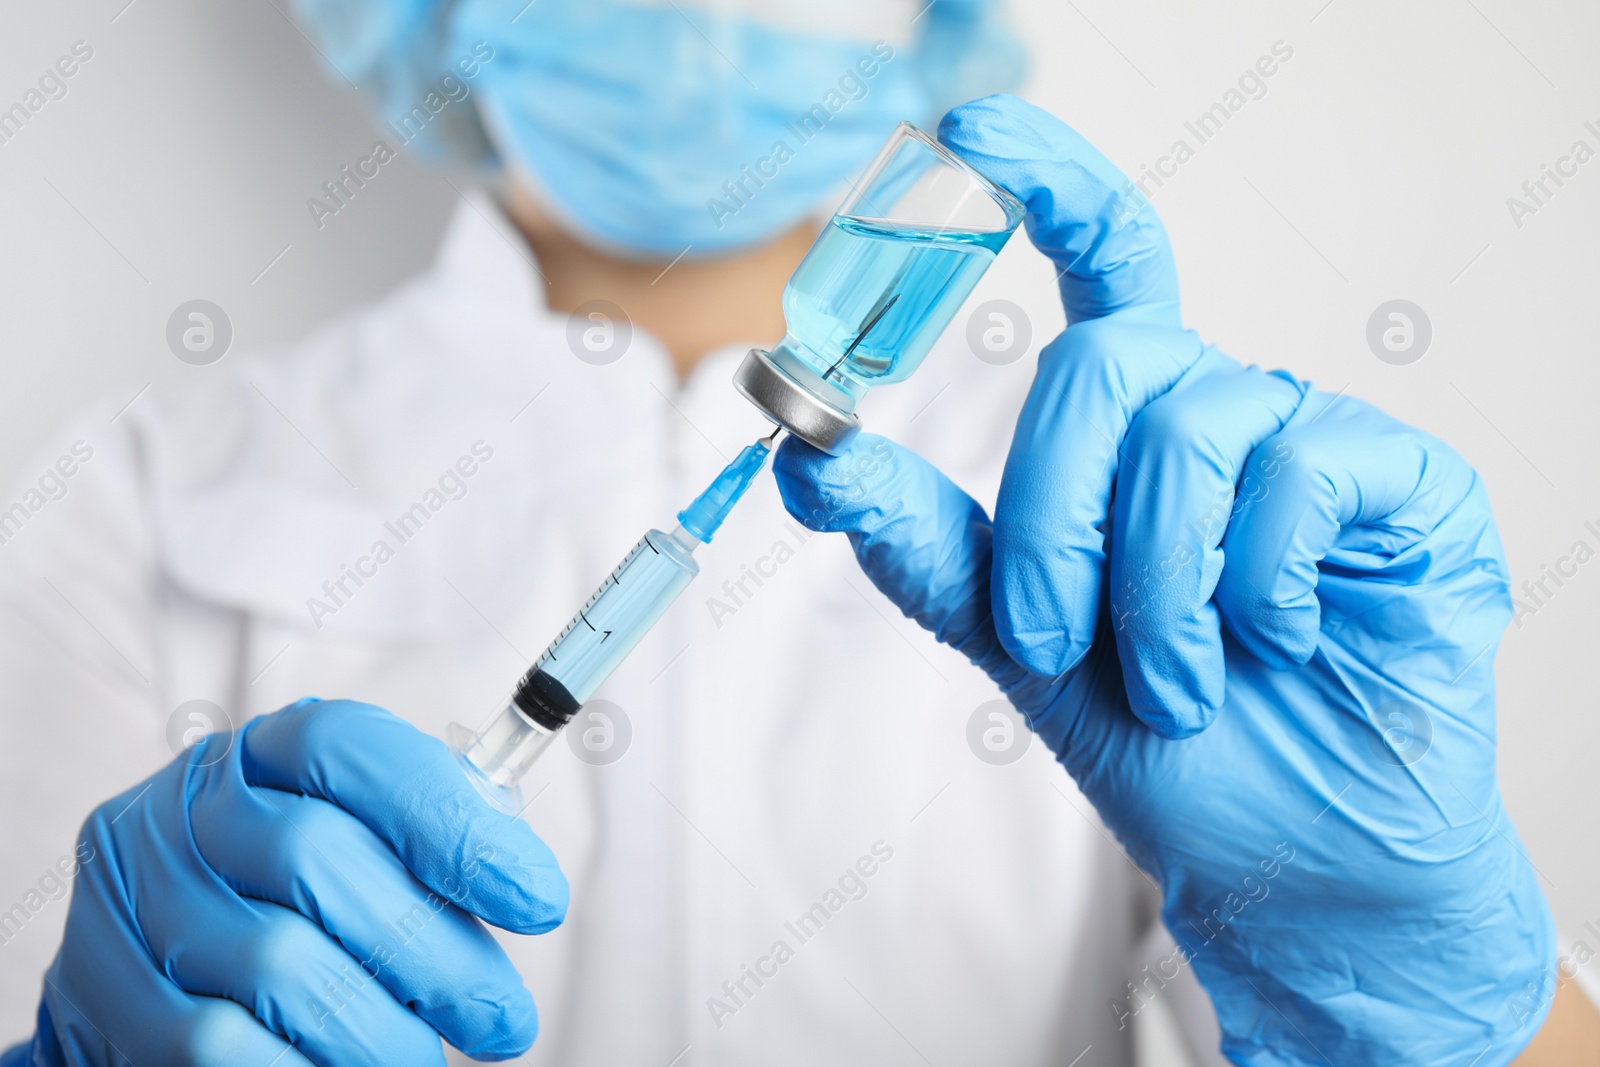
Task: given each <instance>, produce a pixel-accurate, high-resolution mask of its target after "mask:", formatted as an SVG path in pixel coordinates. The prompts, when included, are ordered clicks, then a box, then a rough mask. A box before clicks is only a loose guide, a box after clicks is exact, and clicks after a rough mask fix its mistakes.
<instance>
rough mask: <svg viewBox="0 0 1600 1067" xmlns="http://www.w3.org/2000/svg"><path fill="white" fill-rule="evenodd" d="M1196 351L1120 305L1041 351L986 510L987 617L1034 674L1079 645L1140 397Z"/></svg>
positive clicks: (1144, 400) (1155, 392) (1093, 604)
mask: <svg viewBox="0 0 1600 1067" xmlns="http://www.w3.org/2000/svg"><path fill="white" fill-rule="evenodd" d="M1206 353H1207V350H1206V349H1205V348H1204V346H1202V345H1201V343H1200V341H1199V339H1198V338H1197V337H1195V335H1194V334H1192V333H1188V332H1182V331H1177V330H1171V329H1167V328H1166V327H1156V326H1145V325H1140V324H1136V323H1128V322H1125V321H1123V319H1122V317H1121V316H1120V315H1116V316H1112V317H1110V318H1103V319H1094V320H1092V321H1090V322H1084V323H1080V324H1078V325H1076V326H1072V327H1069V328H1068V329H1067V331H1066V332H1065V333H1063V334H1062V335H1061V336H1060V337H1058V338H1056V340H1055V341H1053V342H1051V344H1050V345H1049V346H1047V347H1046V348H1045V350H1044V351H1043V352H1042V353H1040V356H1039V370H1038V375H1037V377H1036V378H1035V379H1034V383H1033V387H1032V389H1031V390H1030V391H1029V393H1028V398H1027V400H1026V401H1025V402H1024V404H1023V406H1022V413H1021V414H1020V415H1019V416H1018V419H1017V429H1016V434H1015V436H1014V437H1013V439H1012V442H1011V453H1010V455H1009V456H1008V457H1007V459H1006V467H1005V474H1004V476H1003V477H1002V479H1001V482H1000V495H999V499H998V501H997V502H996V504H995V520H994V521H995V530H994V584H995V592H994V612H995V624H996V627H997V629H998V631H999V634H1000V640H1001V641H1002V642H1003V643H1004V645H1005V647H1006V650H1007V651H1009V652H1010V653H1011V655H1012V656H1013V657H1014V658H1016V659H1017V660H1018V661H1019V662H1020V663H1022V664H1023V665H1024V666H1026V667H1028V668H1029V669H1030V670H1031V671H1033V672H1034V673H1036V674H1041V675H1045V676H1048V677H1055V676H1057V675H1060V674H1062V673H1063V672H1065V671H1067V670H1068V669H1070V668H1071V667H1073V666H1075V665H1076V664H1078V663H1079V662H1080V661H1081V660H1082V659H1083V657H1084V655H1085V654H1087V652H1088V651H1089V647H1090V645H1091V644H1092V642H1093V640H1094V633H1095V625H1096V619H1097V618H1098V616H1099V610H1100V597H1101V591H1102V585H1103V582H1104V575H1105V559H1106V544H1105V534H1104V531H1105V527H1106V523H1107V520H1108V519H1109V518H1110V511H1111V488H1112V484H1113V480H1114V479H1115V477H1116V473H1117V467H1118V463H1119V459H1118V452H1119V450H1120V449H1121V447H1122V442H1123V439H1124V438H1125V437H1126V435H1127V432H1128V427H1129V426H1130V425H1131V424H1132V422H1133V419H1134V416H1135V415H1137V414H1138V413H1139V411H1140V410H1141V409H1142V408H1143V407H1144V406H1145V405H1146V404H1148V403H1150V402H1151V401H1153V400H1155V399H1156V398H1157V397H1159V396H1161V395H1162V394H1163V393H1165V392H1166V391H1167V390H1168V389H1170V388H1171V387H1172V386H1173V385H1174V384H1175V383H1176V382H1177V381H1178V380H1179V379H1181V378H1183V377H1184V376H1185V375H1186V374H1190V373H1195V374H1198V373H1201V372H1202V371H1203V370H1204V369H1205V368H1197V367H1196V366H1195V364H1196V363H1197V362H1198V361H1200V360H1201V358H1202V356H1203V355H1206ZM1206 358H1207V359H1208V360H1209V363H1208V366H1216V367H1227V366H1232V365H1233V364H1232V361H1231V360H1228V359H1227V358H1226V357H1224V356H1220V355H1217V354H1215V353H1210V354H1209V355H1207V356H1206Z"/></svg>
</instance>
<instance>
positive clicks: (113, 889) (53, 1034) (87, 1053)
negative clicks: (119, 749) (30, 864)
mask: <svg viewBox="0 0 1600 1067" xmlns="http://www.w3.org/2000/svg"><path fill="white" fill-rule="evenodd" d="M169 771H170V768H169ZM162 773H163V774H167V773H169V772H162ZM159 777H160V776H158V778H159ZM174 777H175V776H174ZM163 784H164V783H163V782H160V781H157V782H156V783H155V784H154V785H153V786H150V787H148V793H147V795H146V796H145V797H142V798H141V797H140V796H139V791H140V790H141V789H145V788H146V787H138V788H136V789H135V790H129V794H128V795H124V796H123V797H118V798H116V799H115V800H113V801H111V802H108V804H107V805H104V806H102V809H101V810H100V811H97V812H96V813H95V814H94V815H93V816H91V818H90V820H89V822H88V823H87V824H86V825H85V827H84V835H85V836H84V841H85V842H87V843H88V844H90V845H92V846H93V847H92V849H83V848H81V847H80V850H79V852H78V853H77V855H78V857H79V858H80V859H81V860H82V866H81V868H80V869H79V871H78V873H77V877H76V880H75V885H74V887H73V893H72V904H71V907H70V908H69V910H68V912H67V925H66V931H65V933H64V934H63V936H62V941H61V949H60V950H59V951H58V952H57V953H56V958H55V961H54V962H53V963H51V965H50V969H49V970H48V971H46V972H45V981H44V991H43V996H42V998H41V1005H40V1011H39V1021H38V1028H39V1030H38V1042H39V1047H40V1048H41V1049H44V1050H46V1051H47V1052H48V1051H51V1050H56V1051H58V1052H59V1055H58V1056H56V1057H53V1058H52V1057H49V1056H47V1058H46V1059H44V1060H43V1061H42V1062H45V1063H61V1062H65V1063H72V1064H89V1065H93V1067H121V1065H123V1064H126V1063H129V1062H132V1063H136V1064H167V1063H204V1064H237V1065H240V1067H309V1063H310V1061H308V1060H307V1059H305V1058H304V1057H303V1056H302V1055H301V1054H300V1053H299V1052H298V1051H296V1050H295V1049H294V1048H293V1047H291V1046H289V1045H288V1044H287V1043H286V1042H285V1041H284V1040H283V1038H282V1037H281V1036H279V1035H278V1034H275V1033H273V1032H272V1031H271V1030H269V1029H267V1028H266V1027H265V1026H263V1025H262V1023H261V1022H260V1021H259V1020H258V1019H256V1018H255V1016H254V1015H252V1014H251V1013H250V1012H249V1011H248V1010H246V1009H245V1008H243V1007H241V1006H240V1005H238V1004H235V1003H233V1002H232V1001H228V1000H222V999H219V998H216V997H208V996H195V995H193V994H191V993H188V992H185V991H184V990H182V989H180V988H179V987H178V986H177V985H176V984H175V983H174V982H173V981H172V979H171V978H170V977H168V976H167V975H166V974H164V973H162V970H161V968H160V967H159V966H158V965H157V964H156V963H155V961H154V960H152V959H151V950H150V948H149V947H148V941H147V939H146V938H145V937H144V936H143V934H142V931H141V930H140V929H138V928H136V925H135V923H136V918H135V903H134V900H133V899H130V896H129V894H128V892H127V889H126V880H127V872H126V871H125V870H123V869H122V863H123V857H121V856H119V850H123V849H126V848H127V846H128V842H126V841H117V840H114V838H113V833H112V831H113V830H115V829H117V827H115V826H114V825H113V820H114V819H115V818H116V816H117V815H119V814H125V815H126V819H125V820H123V821H124V822H126V821H127V820H131V819H135V818H138V817H139V816H140V815H142V814H144V812H143V811H134V810H133V808H132V805H133V804H135V803H138V802H139V801H141V800H143V799H148V800H150V801H151V806H152V807H154V806H156V805H158V804H160V803H161V802H162V799H163V798H162V797H161V796H160V793H161V792H162V786H163ZM162 888H169V887H168V886H163V887H162ZM169 895H170V894H169ZM143 904H144V907H145V909H149V908H152V907H159V906H160V904H159V903H158V902H156V901H144V902H143ZM191 906H192V907H194V908H195V910H196V911H203V905H201V904H200V903H199V902H191ZM29 1062H30V1063H31V1062H33V1061H31V1060H30V1061H29Z"/></svg>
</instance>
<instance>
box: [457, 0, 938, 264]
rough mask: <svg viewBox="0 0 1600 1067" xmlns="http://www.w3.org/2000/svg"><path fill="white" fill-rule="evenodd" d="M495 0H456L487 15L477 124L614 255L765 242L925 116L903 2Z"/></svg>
mask: <svg viewBox="0 0 1600 1067" xmlns="http://www.w3.org/2000/svg"><path fill="white" fill-rule="evenodd" d="M502 6H503V5H502V4H501V3H500V0H466V2H465V3H464V4H463V6H462V9H461V16H462V19H463V23H462V25H461V26H460V27H458V29H457V32H458V40H464V39H465V38H466V37H470V36H471V35H472V34H474V33H479V32H482V33H488V32H490V28H491V27H490V24H489V23H488V22H487V21H482V22H480V21H479V20H487V19H488V18H489V16H491V15H493V16H495V18H496V19H497V21H496V22H495V23H494V24H493V25H494V27H496V28H498V29H499V32H500V38H499V40H497V41H496V43H495V46H494V47H495V57H494V59H493V61H492V62H490V63H486V64H484V65H483V69H482V71H481V72H480V74H479V76H478V79H477V85H476V89H477V90H478V91H477V93H476V95H475V99H476V101H477V106H478V108H479V110H480V114H481V115H482V116H483V119H484V124H485V127H486V128H487V130H488V131H489V134H490V139H491V141H492V142H493V143H494V144H495V145H496V147H497V149H498V150H499V153H500V156H501V158H502V160H504V161H505V162H506V164H507V170H508V173H509V174H511V175H512V176H513V178H514V180H515V181H516V182H517V183H518V184H519V186H520V187H521V188H522V190H523V192H525V193H526V195H527V196H528V197H529V198H530V199H531V200H533V201H534V202H536V203H537V204H538V205H539V208H540V211H541V213H542V214H544V215H545V216H547V217H549V218H551V219H554V220H555V221H556V222H557V223H558V224H559V225H560V226H561V227H562V229H564V230H566V231H568V232H570V233H572V234H574V235H577V236H579V237H581V238H582V239H583V240H585V242H586V243H589V244H591V245H593V246H594V247H596V248H599V249H602V250H604V251H606V252H608V253H611V254H614V255H618V256H622V257H628V258H646V259H660V258H666V259H673V258H676V257H679V256H680V255H682V256H685V257H686V258H710V257H715V256H719V255H725V254H728V253H729V252H732V251H736V250H739V249H741V248H744V247H748V246H750V245H752V244H755V243H759V242H761V241H764V240H769V239H771V238H772V237H773V236H775V235H777V234H779V233H782V232H785V231H787V230H789V229H792V228H793V227H794V226H795V225H797V224H798V223H799V222H800V221H801V220H803V219H804V218H805V217H806V216H808V215H809V214H811V213H812V212H814V211H816V210H817V209H818V207H819V205H822V204H825V203H829V202H832V201H833V200H835V199H836V198H837V195H838V193H839V191H840V190H841V189H842V188H843V182H844V180H845V179H846V178H848V177H849V175H850V174H851V173H852V172H853V171H855V170H857V169H858V168H860V167H861V166H862V165H864V164H865V163H866V162H867V161H868V160H870V159H871V158H872V155H873V154H874V152H875V151H876V150H877V148H878V146H879V144H880V143H881V142H882V140H883V138H884V137H885V136H887V134H888V133H889V131H890V130H892V129H893V128H894V125H895V124H896V123H897V122H899V121H900V120H902V119H904V118H907V117H913V118H925V116H924V114H923V113H924V112H925V111H926V110H927V97H926V94H925V92H924V90H923V86H922V83H921V81H920V79H919V78H918V77H917V76H916V72H915V70H914V68H913V65H912V62H911V57H910V54H909V51H908V48H907V43H906V42H907V41H908V40H909V39H910V38H911V37H912V35H913V33H914V26H913V24H912V19H913V17H915V15H916V11H915V10H914V8H913V7H912V5H911V4H910V3H905V2H902V0H879V2H876V3H871V2H869V3H865V4H859V3H858V4H853V5H844V4H840V3H831V4H823V5H821V7H822V8H823V9H824V13H825V14H826V13H828V12H827V9H836V10H837V12H839V13H841V14H840V15H839V17H838V18H837V19H835V18H833V17H831V16H830V17H829V18H826V19H824V18H819V17H817V15H816V11H817V5H809V6H808V7H805V8H802V7H800V6H798V5H796V4H790V3H783V4H775V3H767V4H758V3H753V2H747V3H741V4H725V5H720V6H718V7H716V9H715V10H705V9H700V8H693V7H687V6H684V5H678V6H674V5H670V4H666V3H620V2H617V0H540V3H538V4H537V5H535V6H533V7H531V8H528V9H527V11H526V12H525V14H523V15H522V16H521V18H520V19H519V20H518V21H517V23H516V25H515V27H514V30H513V31H512V32H507V31H505V29H504V27H505V26H506V25H507V24H508V23H507V21H506V20H498V16H499V14H501V12H500V10H499V9H500V8H501V7H502ZM513 14H515V12H513ZM800 24H804V26H805V28H807V29H809V30H810V32H799V31H798V29H797V26H798V25H800ZM817 27H826V29H825V30H824V31H821V32H819V31H818V29H817ZM841 27H843V28H842V29H841ZM897 42H898V43H897Z"/></svg>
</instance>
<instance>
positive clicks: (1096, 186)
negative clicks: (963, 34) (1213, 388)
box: [939, 94, 1183, 328]
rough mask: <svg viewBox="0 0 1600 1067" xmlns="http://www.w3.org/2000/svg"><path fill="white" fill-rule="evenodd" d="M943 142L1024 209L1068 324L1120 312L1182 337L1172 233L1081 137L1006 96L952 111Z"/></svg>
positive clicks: (1030, 234) (1135, 189) (1042, 112)
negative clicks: (1057, 286) (1054, 279)
mask: <svg viewBox="0 0 1600 1067" xmlns="http://www.w3.org/2000/svg"><path fill="white" fill-rule="evenodd" d="M939 140H940V141H941V142H943V143H944V145H945V146H946V147H947V148H949V149H950V150H951V151H952V152H954V153H955V154H956V155H958V156H960V157H961V158H963V159H965V160H966V161H967V162H968V163H970V164H972V165H973V166H974V167H976V168H977V169H978V170H979V171H981V172H982V173H983V174H985V175H986V176H988V177H989V179H990V180H992V181H993V182H995V183H996V184H997V185H1000V186H1001V187H1003V188H1004V189H1006V190H1007V191H1008V192H1010V193H1011V194H1012V195H1013V196H1015V197H1016V198H1017V199H1018V200H1021V201H1022V203H1023V204H1024V206H1026V207H1027V209H1028V215H1027V219H1026V223H1027V229H1028V237H1029V239H1030V240H1032V241H1033V244H1034V246H1035V247H1036V248H1038V249H1039V251H1041V252H1043V253H1044V254H1045V255H1047V256H1049V257H1050V259H1051V261H1052V262H1053V263H1054V264H1055V267H1056V271H1057V272H1058V279H1059V282H1060V286H1061V302H1062V304H1063V306H1064V307H1065V308H1066V312H1067V322H1068V323H1077V322H1083V321H1084V320H1086V319H1097V318H1101V317H1103V316H1106V315H1110V314H1112V313H1113V312H1122V313H1123V318H1124V319H1137V320H1138V321H1141V322H1145V323H1148V324H1152V325H1161V326H1172V327H1175V328H1176V327H1181V326H1182V325H1183V323H1182V321H1181V316H1180V314H1179V310H1178V268H1177V264H1176V263H1175V262H1174V260H1173V257H1172V245H1171V243H1170V242H1169V241H1168V240H1167V231H1166V229H1165V228H1164V227H1163V226H1162V225H1161V220H1160V219H1159V218H1157V217H1156V213H1155V209H1154V208H1152V207H1151V206H1150V204H1149V202H1148V201H1146V200H1145V198H1144V195H1143V194H1142V193H1140V192H1139V190H1138V187H1137V186H1135V185H1134V184H1133V182H1131V181H1129V180H1128V178H1127V177H1126V176H1125V175H1124V174H1123V173H1122V171H1120V170H1118V169H1117V167H1116V164H1114V163H1112V162H1111V161H1110V160H1109V159H1107V158H1106V157H1105V156H1103V155H1102V154H1101V153H1100V150H1099V149H1097V148H1095V147H1094V145H1092V144H1090V143H1089V142H1088V141H1087V140H1085V139H1084V138H1083V136H1082V135H1081V134H1079V133H1078V132H1077V131H1076V130H1074V129H1072V127H1070V126H1068V125H1067V124H1066V123H1064V122H1062V121H1061V120H1060V119H1058V118H1056V117H1055V116H1054V115H1052V114H1050V112H1048V111H1045V110H1043V109H1042V108H1038V107H1035V106H1034V105H1032V104H1030V103H1028V102H1026V101H1024V100H1019V99H1018V98H1017V97H1014V96H1007V95H1004V94H1000V95H996V96H988V97H984V98H983V99H982V100H974V101H972V102H971V103H970V104H962V105H961V106H960V107H958V108H955V109H954V110H952V111H951V112H950V113H949V114H948V115H946V116H945V117H944V121H942V122H941V123H939Z"/></svg>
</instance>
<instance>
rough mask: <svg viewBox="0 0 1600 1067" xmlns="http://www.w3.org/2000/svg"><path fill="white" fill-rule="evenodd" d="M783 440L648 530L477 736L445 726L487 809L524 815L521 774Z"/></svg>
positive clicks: (749, 456)
mask: <svg viewBox="0 0 1600 1067" xmlns="http://www.w3.org/2000/svg"><path fill="white" fill-rule="evenodd" d="M780 432H781V430H774V431H773V432H772V434H771V435H770V436H768V437H764V438H762V439H761V440H759V441H757V442H756V443H755V444H753V445H749V446H748V447H746V448H745V449H744V451H742V452H740V453H739V455H738V457H737V458H736V459H734V461H733V462H732V463H730V464H728V466H727V467H726V468H725V469H724V470H723V471H722V473H721V474H719V475H717V477H716V478H715V479H714V480H713V481H712V483H711V484H710V485H709V486H708V487H707V488H706V490H705V492H703V493H701V494H700V495H699V496H697V497H695V499H694V503H692V504H690V505H689V506H688V507H687V508H684V509H683V510H682V511H680V512H678V526H677V527H676V528H675V529H674V530H673V531H672V532H671V533H662V532H661V531H660V530H651V531H649V532H648V533H646V534H645V535H644V536H643V537H642V538H640V539H639V543H638V544H636V545H634V546H633V548H632V549H631V550H630V551H629V552H628V554H627V555H626V556H624V557H623V559H622V562H621V563H619V564H617V566H616V568H615V569H614V570H612V572H611V573H610V574H609V575H607V576H606V579H605V581H603V582H601V583H600V588H598V589H596V590H595V591H594V595H593V596H591V597H589V599H588V601H587V602H586V603H585V604H584V605H583V607H581V608H579V609H578V614H577V615H575V616H573V618H572V621H571V622H569V623H567V625H566V626H565V627H563V628H562V630H561V632H560V633H559V634H557V635H556V639H555V640H554V641H552V642H550V647H549V648H546V649H545V650H544V654H543V655H542V656H540V657H539V659H538V660H537V661H536V662H535V663H534V665H533V666H532V667H531V668H530V669H529V670H528V673H527V674H525V675H523V678H522V681H521V682H520V683H518V685H517V688H516V691H515V692H513V693H512V694H511V699H510V701H508V702H507V703H506V706H505V707H504V708H502V709H501V710H500V711H499V712H498V713H497V714H496V715H495V716H494V717H493V718H492V719H490V720H489V722H488V724H487V725H485V726H484V727H483V729H481V730H479V731H477V732H476V733H474V732H473V731H471V730H469V729H467V728H466V727H464V726H462V725H461V724H459V723H454V724H452V725H451V726H450V729H449V733H448V738H449V742H450V749H451V751H453V752H454V753H455V754H456V759H457V761H458V762H460V764H461V766H462V769H463V770H464V771H466V773H467V777H469V778H471V779H472V782H473V784H474V785H476V786H477V787H478V791H479V792H481V793H482V794H483V795H484V796H485V797H486V798H488V800H489V802H490V803H492V804H494V805H495V806H496V807H498V808H500V809H501V810H502V811H505V812H507V813H508V814H513V815H516V814H520V813H521V810H522V806H523V805H522V800H521V789H520V787H519V786H518V783H519V782H520V781H521V779H522V776H523V775H524V774H526V773H527V772H528V768H529V767H531V766H533V762H534V760H536V759H538V758H539V755H540V753H542V752H543V751H544V750H545V749H546V748H548V747H549V746H550V742H551V741H553V740H555V737H556V734H557V733H558V732H560V730H561V728H562V727H563V726H565V725H566V724H567V723H568V722H569V721H570V720H571V719H572V717H573V716H574V715H575V714H577V712H578V709H579V708H581V707H582V706H583V705H584V703H585V702H586V701H587V700H588V699H589V698H590V697H591V696H593V695H594V692H595V690H597V689H599V688H600V684H601V683H602V682H604V681H605V680H606V678H607V677H608V676H609V675H610V674H611V672H612V671H614V670H616V669H617V665H618V664H620V663H621V662H622V661H623V659H624V658H626V656H627V655H628V653H629V652H632V651H633V648H634V646H635V645H637V644H638V643H639V641H640V639H642V638H643V637H644V635H645V634H646V633H648V632H649V630H650V628H651V627H652V626H654V625H655V624H656V621H657V620H658V619H660V618H661V616H662V615H663V614H665V613H666V610H667V607H668V606H669V605H670V604H671V603H672V602H673V601H674V600H676V599H677V598H678V594H679V593H682V592H683V590H684V589H685V588H686V587H687V586H688V584H689V583H690V581H692V580H693V579H694V576H695V575H697V574H699V573H700V565H699V564H697V563H696V562H695V561H694V550H695V549H697V548H699V547H700V546H701V545H703V544H705V543H706V542H708V541H710V540H711V536H712V534H714V533H716V532H717V528H718V527H719V526H721V525H722V521H723V520H724V519H726V518H727V517H728V512H730V511H732V510H733V506H734V505H735V504H737V503H738V502H739V498H740V497H742V496H743V495H744V493H745V490H747V489H749V488H750V483H751V482H753V481H754V480H755V477H756V475H757V474H759V473H760V472H761V468H762V467H763V466H764V465H765V464H766V461H767V456H768V454H770V453H771V451H772V443H773V441H774V440H775V439H776V438H777V436H778V434H779V433H780Z"/></svg>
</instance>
